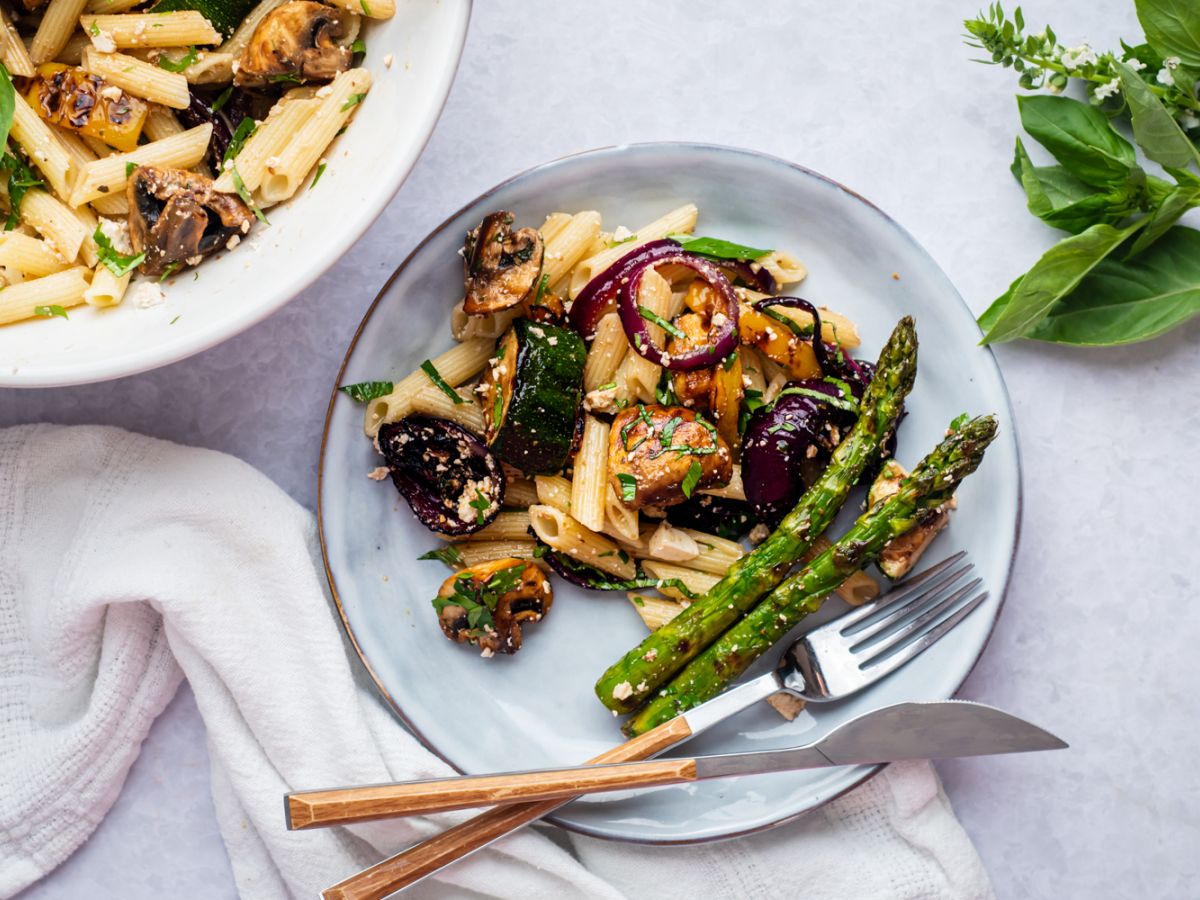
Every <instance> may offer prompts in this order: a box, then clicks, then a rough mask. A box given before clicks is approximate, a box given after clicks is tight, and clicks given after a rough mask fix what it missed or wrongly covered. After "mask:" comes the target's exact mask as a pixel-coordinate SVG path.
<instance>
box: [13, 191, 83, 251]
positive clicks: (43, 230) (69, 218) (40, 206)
mask: <svg viewBox="0 0 1200 900" xmlns="http://www.w3.org/2000/svg"><path fill="white" fill-rule="evenodd" d="M21 221H22V222H27V223H29V225H31V226H32V227H33V228H34V230H36V231H37V233H38V234H40V235H41V236H42V237H44V238H45V239H46V240H47V241H48V242H49V243H50V246H52V247H53V248H54V249H55V250H56V251H57V252H58V255H59V256H61V257H62V258H63V259H64V260H66V261H67V262H68V263H72V262H74V261H75V260H76V259H78V258H79V254H80V250H81V248H82V247H83V244H84V242H85V241H88V240H90V239H91V232H90V231H88V229H87V226H86V225H85V224H84V223H83V222H82V221H80V218H79V217H78V216H77V215H75V214H74V212H73V211H72V210H71V208H70V207H68V206H67V205H65V204H64V203H62V202H60V201H59V200H58V199H57V198H56V197H55V196H54V195H52V194H50V193H49V192H47V191H43V190H40V189H38V188H34V189H33V190H31V191H29V192H27V193H26V194H25V198H24V199H23V200H22V201H21Z"/></svg>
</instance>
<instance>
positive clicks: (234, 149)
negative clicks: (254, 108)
mask: <svg viewBox="0 0 1200 900" xmlns="http://www.w3.org/2000/svg"><path fill="white" fill-rule="evenodd" d="M256 131H258V123H257V122H256V121H254V116H246V117H244V118H243V119H242V121H240V122H238V124H237V128H235V129H234V130H233V137H231V138H230V139H229V146H228V147H226V148H225V155H224V156H222V157H221V162H229V160H231V159H236V158H237V155H238V154H239V153H241V152H242V147H244V146H245V145H246V141H248V140H250V136H251V135H252V134H254V132H256Z"/></svg>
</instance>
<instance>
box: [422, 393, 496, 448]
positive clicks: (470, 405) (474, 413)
mask: <svg viewBox="0 0 1200 900" xmlns="http://www.w3.org/2000/svg"><path fill="white" fill-rule="evenodd" d="M455 393H456V394H458V396H459V397H460V398H461V399H462V401H463V402H462V403H455V402H454V401H453V400H451V399H450V398H449V397H448V396H447V395H446V393H445V391H443V390H442V389H441V388H439V387H435V386H434V385H432V384H426V385H423V386H422V387H420V388H418V389H417V390H416V391H414V392H413V395H412V411H413V412H415V413H423V414H425V415H427V416H436V417H437V418H439V419H449V420H450V421H451V422H455V423H456V424H458V425H461V426H462V427H463V428H465V429H467V431H469V432H471V433H472V434H476V435H481V434H483V433H484V430H485V425H484V423H483V410H482V409H480V408H479V404H478V403H476V402H475V398H474V397H472V396H471V393H470V391H466V392H464V391H455Z"/></svg>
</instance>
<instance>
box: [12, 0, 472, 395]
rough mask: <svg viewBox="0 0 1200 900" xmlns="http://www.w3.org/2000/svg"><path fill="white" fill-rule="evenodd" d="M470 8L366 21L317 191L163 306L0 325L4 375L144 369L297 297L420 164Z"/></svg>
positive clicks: (59, 378)
mask: <svg viewBox="0 0 1200 900" xmlns="http://www.w3.org/2000/svg"><path fill="white" fill-rule="evenodd" d="M470 10H471V3H470V0H441V2H438V0H406V2H403V3H399V4H397V8H396V15H395V16H394V17H393V18H391V19H388V20H386V21H380V22H369V23H368V26H367V28H366V30H365V34H364V39H365V40H366V43H367V56H366V61H365V63H364V65H365V66H366V67H367V68H368V69H370V70H371V77H372V79H373V86H372V88H371V92H370V96H369V97H368V98H367V100H366V101H365V102H364V103H363V106H362V109H360V110H359V112H358V114H357V115H356V116H355V118H354V121H353V122H351V124H350V128H348V129H347V130H346V133H345V134H343V135H342V136H341V137H339V138H338V139H337V140H336V141H335V142H334V144H333V146H332V147H331V148H330V149H329V151H328V153H327V154H326V156H327V159H328V167H327V169H326V171H325V173H324V175H322V176H321V181H320V183H319V184H318V185H317V187H316V188H315V189H314V190H311V191H309V190H301V192H300V194H299V195H297V197H296V198H295V199H294V200H293V201H292V202H290V203H287V204H284V205H283V206H281V207H280V208H278V209H274V210H272V211H271V212H270V214H269V218H270V220H271V226H270V227H269V228H264V227H262V226H258V229H257V230H256V232H254V233H253V234H252V235H251V239H250V240H248V241H247V242H246V243H245V244H243V245H242V246H241V247H238V248H237V249H235V250H233V251H231V252H226V253H222V254H221V255H220V257H218V258H213V259H209V260H206V261H205V262H204V263H203V264H202V265H201V266H199V267H198V268H197V269H195V270H191V269H189V270H187V271H186V272H184V273H181V274H180V275H179V276H178V277H176V278H174V279H172V280H171V281H169V282H168V283H167V284H165V285H164V288H165V292H166V301H165V302H164V303H162V304H161V305H159V306H155V307H152V308H149V309H141V308H138V307H137V306H136V305H134V304H133V303H123V304H121V305H120V306H117V307H114V308H112V309H93V308H91V307H86V306H78V307H75V308H74V309H71V310H70V311H69V315H70V319H69V320H67V321H64V320H62V319H60V318H52V319H49V320H45V319H33V320H30V321H27V322H20V323H16V324H13V325H6V326H2V327H0V385H4V386H9V387H49V386H55V385H67V384H86V383H89V382H95V381H104V380H106V379H109V378H119V377H121V376H123V375H132V374H134V373H136V372H144V371H146V370H148V369H153V368H156V367H158V366H163V365H166V364H167V363H171V362H175V361H177V360H180V359H183V358H185V357H187V356H191V355H192V354H193V353H199V352H200V351H201V350H206V349H208V348H209V347H212V346H215V345H216V344H219V343H220V342H221V341H223V340H226V339H227V338H230V337H232V336H233V335H235V334H237V333H238V332H240V331H243V330H244V329H246V328H249V327H250V326H251V325H253V324H254V323H256V322H258V321H260V320H262V319H264V318H266V317H267V316H268V315H270V314H271V313H273V312H275V310H277V309H279V308H280V307H282V306H283V305H284V304H285V303H287V302H288V301H289V300H291V299H292V298H293V297H295V296H296V294H298V293H299V292H300V291H302V290H303V289H304V288H305V287H307V286H308V285H309V284H311V283H312V282H313V281H315V280H316V279H317V278H318V277H320V275H321V274H322V273H323V272H324V271H325V270H326V269H328V268H329V267H330V266H331V265H333V263H335V262H336V261H337V260H338V258H339V257H341V256H342V254H344V253H345V252H346V251H347V250H349V249H350V247H351V246H352V245H353V244H354V242H355V241H356V240H358V239H359V238H360V237H361V236H362V235H363V233H364V232H365V231H366V230H367V228H368V227H369V226H370V225H371V223H372V222H373V221H374V220H375V218H376V217H377V216H378V215H379V214H380V213H381V212H382V211H383V208H384V207H385V206H386V205H387V203H388V201H389V200H391V198H392V196H393V195H394V194H395V193H396V191H397V190H398V189H399V188H400V185H401V184H402V183H403V181H404V179H405V177H406V176H407V175H408V173H409V171H410V170H411V169H412V167H413V165H414V164H415V163H416V161H417V157H418V156H419V155H420V153H421V150H422V149H423V148H424V146H425V142H426V141H427V140H428V139H429V135H430V133H431V132H432V131H433V126H434V125H435V124H436V122H437V118H438V115H439V114H440V113H441V110H442V106H443V104H444V103H445V101H446V95H447V94H448V93H449V91H450V85H451V82H452V81H453V79H454V72H455V70H456V69H457V67H458V60H459V57H460V55H461V53H462V47H463V42H464V40H465V39H466V33H467V21H468V19H469V17H470ZM389 55H390V56H391V58H392V64H391V66H390V67H388V66H386V65H385V64H384V61H385V58H386V57H388V56H389Z"/></svg>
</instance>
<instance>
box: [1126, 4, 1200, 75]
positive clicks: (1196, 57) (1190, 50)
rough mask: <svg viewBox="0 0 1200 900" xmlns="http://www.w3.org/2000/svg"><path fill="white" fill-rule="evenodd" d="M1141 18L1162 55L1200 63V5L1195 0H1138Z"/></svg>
mask: <svg viewBox="0 0 1200 900" xmlns="http://www.w3.org/2000/svg"><path fill="white" fill-rule="evenodd" d="M1134 6H1135V7H1136V8H1137V17H1138V21H1139V22H1141V23H1142V30H1143V31H1145V32H1146V39H1147V40H1148V41H1149V42H1150V45H1151V46H1152V47H1153V48H1154V49H1155V50H1157V51H1158V52H1159V53H1160V54H1161V55H1162V56H1178V57H1179V58H1180V60H1182V61H1183V62H1184V63H1185V64H1186V65H1189V66H1200V6H1197V5H1196V0H1135V2H1134Z"/></svg>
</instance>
